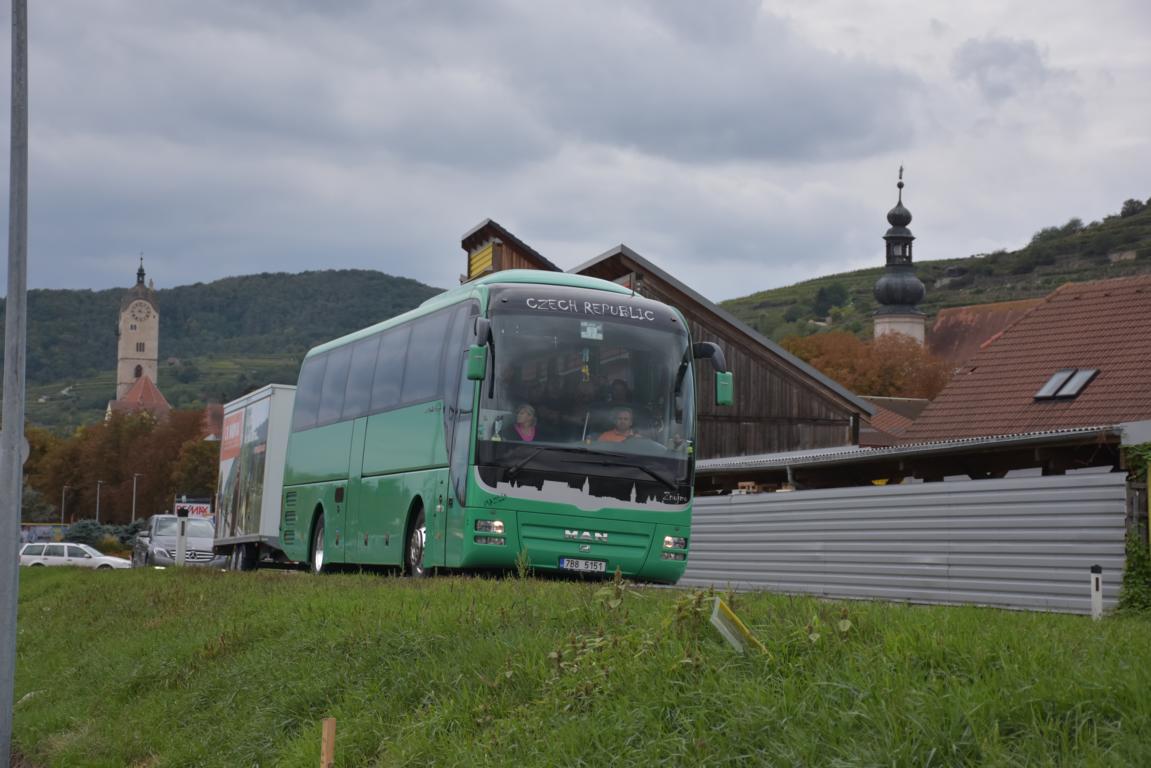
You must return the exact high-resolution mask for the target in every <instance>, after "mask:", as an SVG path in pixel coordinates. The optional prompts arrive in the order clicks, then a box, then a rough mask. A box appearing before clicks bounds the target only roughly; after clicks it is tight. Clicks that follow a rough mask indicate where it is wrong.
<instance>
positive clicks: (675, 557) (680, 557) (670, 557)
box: [659, 552, 687, 560]
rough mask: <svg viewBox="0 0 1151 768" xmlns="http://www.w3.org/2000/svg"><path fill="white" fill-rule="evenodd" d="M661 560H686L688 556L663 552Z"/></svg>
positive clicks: (680, 553) (681, 553)
mask: <svg viewBox="0 0 1151 768" xmlns="http://www.w3.org/2000/svg"><path fill="white" fill-rule="evenodd" d="M659 556H660V559H662V560H686V559H687V555H685V554H684V553H683V552H661V553H660V555H659Z"/></svg>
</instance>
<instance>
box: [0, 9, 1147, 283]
mask: <svg viewBox="0 0 1151 768" xmlns="http://www.w3.org/2000/svg"><path fill="white" fill-rule="evenodd" d="M1057 2H1064V3H1069V4H1070V5H1067V6H1064V11H1065V10H1066V7H1071V6H1073V5H1074V3H1073V0H1057ZM1109 8H1110V6H1109ZM31 11H32V18H31V23H32V28H31V44H32V45H31V49H32V66H31V88H32V96H31V107H32V116H31V117H32V121H31V122H32V126H31V127H32V146H31V152H32V157H31V159H32V169H31V170H32V179H31V216H32V230H31V233H30V259H31V264H30V278H31V281H32V285H33V286H34V287H96V288H103V287H108V286H112V285H125V284H130V282H131V279H132V276H133V274H134V271H135V254H136V253H138V252H139V251H141V250H142V251H144V253H145V259H146V261H147V264H148V268H149V274H150V275H151V276H154V277H155V278H156V280H157V283H158V284H160V285H162V286H171V285H175V284H180V283H185V282H195V281H206V280H212V279H215V278H218V277H222V276H225V275H229V274H237V273H250V272H259V271H279V270H287V271H298V270H303V269H318V268H325V267H369V268H375V269H381V270H384V271H387V272H391V273H393V274H402V275H406V276H410V277H414V278H416V279H420V280H423V281H425V282H429V283H432V284H437V285H448V284H450V283H452V282H454V279H455V276H456V275H457V274H458V273H459V272H460V270H461V268H462V263H463V256H462V252H461V251H460V250H459V247H458V238H459V236H460V234H462V233H463V232H464V231H465V230H467V229H468V228H470V227H471V226H472V225H474V224H475V223H477V222H478V221H480V220H482V219H483V218H485V217H489V216H490V217H492V218H495V219H497V220H499V221H500V222H501V223H503V224H505V225H507V226H508V227H509V228H511V229H512V231H514V232H516V233H517V235H519V236H521V237H522V238H523V239H524V240H526V241H527V242H529V243H531V244H532V245H533V246H535V247H537V248H538V249H539V250H540V251H541V252H543V253H545V254H546V255H548V256H549V257H550V258H552V259H553V260H554V261H556V263H558V264H561V265H564V266H572V265H574V264H576V263H579V262H581V261H583V260H586V259H587V258H589V257H591V256H593V255H595V254H596V253H599V252H600V251H602V250H604V249H606V248H608V247H610V246H612V245H613V244H615V243H618V242H621V241H622V242H626V243H627V244H629V245H631V246H632V247H634V248H636V249H637V250H639V251H640V252H641V253H643V254H645V255H647V256H649V257H651V258H653V259H655V260H656V261H657V262H659V263H661V264H662V265H663V266H665V267H667V268H668V269H671V270H672V271H673V272H675V273H676V274H677V275H679V276H680V277H682V278H684V279H685V280H687V281H688V282H689V283H690V284H692V285H693V286H694V287H696V288H698V289H699V290H701V291H702V292H703V293H704V294H705V295H708V296H711V297H713V298H717V299H721V298H727V297H730V296H734V295H739V294H742V293H747V292H750V291H753V290H759V289H762V288H766V287H770V286H773V285H778V284H781V283H785V282H791V281H793V280H796V279H802V278H805V277H810V276H813V275H815V274H818V273H821V272H826V271H834V270H836V269H839V268H844V267H853V266H858V265H860V264H861V263H879V261H880V260H881V241H880V240H879V239H878V238H879V235H880V234H881V230H882V229H883V228H884V227H885V223H884V221H883V213H884V212H885V211H886V210H887V209H888V208H889V207H890V206H891V203H892V200H891V188H890V177H891V175H892V174H893V173H894V168H896V167H898V165H899V162H901V161H903V160H906V161H907V163H908V165H909V168H915V169H923V171H922V173H923V174H924V175H923V176H922V177H921V176H919V175H918V174H919V173H920V171H918V170H917V175H916V177H915V178H916V179H919V178H924V179H926V178H927V176H928V175H933V176H934V177H935V178H936V179H937V181H936V182H935V183H933V184H931V185H930V188H931V189H935V190H936V194H937V195H938V196H939V197H940V198H942V200H941V201H939V202H938V209H939V210H945V211H947V212H948V219H947V224H946V226H944V225H943V224H941V223H940V221H941V217H940V216H938V215H936V216H932V213H931V207H930V206H929V205H928V204H927V202H926V200H924V198H926V197H927V194H928V192H929V185H927V184H924V185H923V187H918V186H916V187H915V188H914V191H913V192H912V198H911V199H910V201H914V203H915V204H914V205H912V207H913V209H914V210H915V211H916V215H917V219H916V227H917V231H916V233H917V235H918V236H920V237H921V238H923V242H924V243H927V242H928V241H929V240H932V239H933V240H934V242H936V243H939V244H940V247H938V248H935V247H933V248H931V249H930V251H931V255H932V256H944V255H965V254H966V253H969V252H971V251H972V250H986V249H987V242H998V243H1000V244H1002V245H1005V246H1009V245H1012V244H1013V242H1012V240H1011V239H1010V238H1011V237H1012V235H1013V233H1014V232H1015V230H1016V229H1018V230H1020V231H1021V232H1022V234H1021V235H1019V237H1021V238H1022V239H1023V240H1026V237H1027V236H1029V235H1030V233H1031V232H1034V231H1035V230H1036V229H1038V228H1040V227H1042V226H1045V225H1048V224H1052V223H1061V222H1062V221H1065V220H1066V219H1067V218H1069V217H1070V216H1072V215H1078V216H1081V217H1082V218H1084V219H1091V218H1098V217H1099V216H1100V215H1102V214H1104V213H1108V212H1111V211H1112V210H1113V209H1114V208H1115V207H1117V205H1118V202H1120V201H1121V200H1122V199H1124V198H1125V197H1132V196H1138V197H1145V196H1146V195H1147V194H1151V192H1149V191H1144V192H1143V193H1142V194H1139V193H1138V185H1139V184H1141V183H1144V180H1145V178H1146V173H1145V172H1144V170H1143V169H1145V167H1146V160H1145V158H1146V156H1147V150H1146V141H1145V140H1142V139H1140V138H1139V136H1141V134H1136V133H1135V132H1134V129H1133V128H1131V126H1135V125H1140V124H1142V123H1143V122H1145V119H1144V117H1145V111H1146V102H1145V100H1144V99H1143V97H1142V92H1143V90H1144V89H1145V85H1144V83H1145V82H1146V80H1147V77H1146V76H1145V75H1147V74H1148V73H1149V72H1148V69H1149V68H1148V65H1147V61H1146V58H1147V57H1146V54H1145V53H1144V49H1143V48H1142V47H1140V45H1134V44H1131V37H1132V36H1133V37H1134V38H1135V39H1137V40H1141V38H1140V37H1139V35H1137V34H1135V33H1134V32H1131V33H1129V36H1128V38H1126V40H1125V43H1124V41H1123V40H1118V39H1117V42H1116V49H1117V50H1120V51H1122V52H1123V54H1124V56H1123V57H1122V58H1120V57H1116V56H1111V55H1106V54H1099V55H1098V57H1097V58H1093V57H1095V56H1096V54H1095V50H1094V48H1092V47H1091V46H1092V45H1093V43H1089V42H1084V43H1082V44H1081V45H1080V47H1079V48H1077V49H1076V50H1074V51H1071V52H1070V54H1069V53H1067V50H1066V47H1067V46H1068V45H1069V44H1070V43H1069V42H1068V41H1075V40H1079V39H1081V38H1082V39H1084V40H1089V38H1088V36H1087V33H1086V32H1084V31H1081V30H1080V29H1078V28H1076V29H1073V30H1072V32H1073V33H1074V34H1070V35H1069V34H1068V33H1067V31H1066V29H1065V27H1066V26H1067V24H1069V23H1070V22H1067V23H1065V24H1063V26H1062V27H1061V31H1060V34H1061V35H1062V37H1059V36H1056V37H1052V36H1051V35H1050V34H1049V35H1047V36H1044V34H1043V30H1044V29H1046V27H1045V24H1046V22H1044V21H1043V20H1042V19H1040V20H1039V21H1036V19H1035V18H1032V17H1027V16H1024V17H1020V18H1016V19H1013V20H1005V19H1004V18H1002V17H1001V16H1002V15H1001V16H1000V17H997V18H996V20H995V23H994V24H992V23H991V22H990V21H989V20H988V19H987V18H981V17H980V14H979V13H978V12H973V13H972V14H968V15H964V16H962V17H960V16H956V17H948V18H947V23H946V25H943V24H942V23H936V22H935V21H933V19H932V18H931V14H930V13H929V12H926V11H923V10H922V9H917V8H910V7H908V6H905V5H902V4H898V3H895V2H894V0H891V2H887V0H877V2H876V3H871V4H868V5H867V6H866V7H865V6H859V5H858V4H856V3H852V2H850V0H802V1H801V0H795V2H791V3H782V2H781V3H778V4H772V5H771V6H770V7H767V6H765V5H764V4H762V3H760V2H758V0H715V2H707V3H703V2H695V1H694V0H636V2H632V3H624V4H620V3H612V2H609V1H608V0H587V1H586V2H579V3H572V2H559V1H558V0H556V1H555V2H541V1H540V0H435V1H434V2H425V1H418V0H332V1H331V2H313V1H312V0H199V1H198V2H195V3H188V2H185V1H184V0H149V2H146V3H140V2H138V0H53V2H51V3H37V4H35V7H34V8H33V9H31ZM1109 12H1111V13H1113V14H1117V15H1119V16H1120V17H1122V18H1130V17H1133V16H1135V15H1136V14H1137V13H1143V11H1139V10H1137V9H1136V8H1135V7H1132V8H1130V9H1127V8H1125V7H1121V8H1111V10H1110V11H1109ZM1044 14H1047V15H1050V16H1052V17H1062V16H1065V15H1066V13H1063V12H1061V13H1056V12H1055V11H1051V12H1048V11H1044ZM896 15H898V18H896ZM1094 18H1095V17H1094V16H1092V19H1094ZM1055 20H1056V21H1057V20H1058V19H1055ZM1000 22H1003V23H1000ZM1053 23H1054V22H1053ZM1091 23H1098V24H1100V25H1102V24H1103V22H1102V21H1099V22H1096V21H1092V22H1091ZM1112 26H1114V25H1112ZM1132 26H1133V27H1135V28H1136V29H1138V28H1139V24H1138V23H1136V22H1132ZM1144 26H1145V25H1144ZM1087 27H1088V28H1089V25H1087ZM988 28H994V29H996V30H997V34H999V35H1002V37H991V38H987V37H984V35H985V34H986V29H988ZM1108 29H1109V32H1108V34H1112V35H1114V36H1117V37H1122V36H1123V34H1124V33H1125V31H1126V28H1123V29H1118V28H1115V29H1112V28H1111V27H1108ZM907 30H916V31H917V32H916V34H914V35H908V34H905V33H906V31H907ZM940 35H945V36H946V38H947V39H948V40H964V39H968V41H969V42H968V43H967V44H965V45H964V46H962V47H961V48H960V49H959V50H958V51H957V52H956V53H955V55H954V57H953V58H950V57H948V55H947V54H941V53H940V51H939V50H937V49H938V48H939V45H940V38H939V36H940ZM1012 35H1014V36H1015V37H1014V38H1013V37H1012ZM0 40H2V42H0V46H5V45H7V40H6V36H0ZM1048 51H1050V53H1047V52H1048ZM0 60H7V57H6V50H3V49H0ZM1068 60H1073V61H1076V62H1092V61H1097V62H1102V63H1097V64H1095V66H1096V69H1095V70H1094V71H1093V73H1092V74H1091V77H1092V78H1093V79H1090V80H1088V79H1084V80H1082V81H1079V80H1075V81H1070V80H1069V78H1068V77H1067V75H1066V73H1065V72H1064V70H1061V69H1059V68H1058V66H1060V65H1063V66H1065V64H1064V62H1066V61H1068ZM949 65H950V66H949ZM941 70H942V71H941ZM1079 74H1080V73H1079V72H1078V71H1076V73H1075V75H1074V77H1076V78H1078V77H1079ZM1107 77H1110V78H1111V79H1110V80H1106V78H1107ZM7 80H8V78H0V98H3V99H5V100H6V99H7V87H8V82H7ZM1067 82H1071V85H1072V86H1075V85H1077V84H1080V83H1084V82H1090V83H1092V84H1095V83H1104V82H1105V84H1106V87H1105V88H1094V89H1092V90H1091V92H1090V93H1087V91H1086V89H1084V99H1087V98H1090V101H1084V102H1083V104H1082V108H1080V107H1078V106H1076V107H1075V109H1070V108H1063V109H1056V108H1054V107H1050V106H1049V104H1050V103H1055V102H1058V103H1060V104H1067V103H1072V101H1073V99H1072V100H1069V99H1068V98H1064V97H1068V96H1069V95H1071V96H1074V91H1075V88H1074V87H1062V86H1064V85H1066V84H1067ZM968 84H970V87H969V86H968ZM1055 85H1058V86H1060V87H1061V90H1060V92H1059V95H1060V97H1061V98H1060V99H1046V100H1045V101H1044V102H1043V103H1041V104H1038V105H1037V104H1036V103H1034V102H1031V103H1029V104H1028V105H1027V108H1026V109H1021V110H1013V111H1010V112H1008V113H1006V114H1005V113H1004V110H1002V109H999V108H998V107H1001V106H1002V105H1003V103H1004V102H1005V101H1006V99H1007V98H1008V97H1009V96H1010V95H1012V94H1014V95H1016V96H1018V95H1024V94H1026V93H1027V92H1030V91H1036V90H1038V91H1041V92H1042V93H1043V95H1045V96H1047V95H1050V92H1051V89H1052V87H1053V86H1055ZM1104 96H1105V97H1107V98H1108V99H1110V100H1109V101H1099V99H1100V98H1101V97H1104ZM988 101H990V103H991V106H992V107H994V108H995V109H992V110H988V109H985V108H984V106H985V103H986V102H988ZM1074 104H1079V102H1074ZM1116 105H1118V106H1119V107H1121V109H1118V110H1117V109H1115V108H1114V107H1115V106H1116ZM1108 107H1112V108H1111V109H1109V108H1108ZM1109 114H1110V115H1112V118H1111V120H1110V122H1107V123H1104V122H1103V117H1104V116H1106V115H1109ZM1069 115H1070V116H1069ZM1080 115H1081V116H1082V117H1078V116H1080ZM6 123H7V121H0V141H2V140H3V138H5V137H6V133H3V131H6V130H7V124H6ZM1052 126H1058V129H1057V130H1053V129H1052ZM1101 126H1102V128H1101ZM1093 132H1094V133H1093ZM1089 136H1103V137H1105V138H1106V139H1107V140H1106V141H1093V142H1092V141H1087V140H1085V137H1089ZM1140 142H1142V143H1140ZM1119 155H1121V156H1119ZM1004 159H1007V160H1008V161H1009V162H1007V163H1006V164H1004ZM6 162H7V153H6V152H0V169H3V170H6ZM1002 167H1010V168H1011V169H1012V173H1011V174H1010V179H1014V180H1015V181H1014V182H1011V183H1008V182H1006V181H1003V179H1000V183H999V187H1000V189H999V190H998V191H996V192H994V193H991V192H989V191H988V190H987V189H986V178H987V176H988V174H989V173H1002V171H999V170H997V169H1000V168H1002ZM1088 167H1092V168H1099V169H1102V168H1107V169H1111V170H1110V171H1109V173H1110V174H1111V177H1114V178H1117V179H1121V180H1122V183H1123V184H1124V185H1125V186H1124V187H1123V188H1124V190H1127V191H1124V192H1123V193H1122V194H1121V195H1110V197H1108V194H1107V186H1108V185H1107V184H1106V183H1105V182H1104V181H1103V180H1101V179H1096V180H1095V181H1094V182H1092V183H1091V184H1089V185H1088V184H1087V183H1086V180H1085V179H1084V176H1083V174H1082V169H1083V168H1088ZM1068 169H1071V170H1070V171H1068ZM1069 173H1075V174H1076V178H1077V182H1078V183H1077V184H1076V185H1068V184H1066V183H1065V180H1066V178H1067V176H1068V174H1069ZM1098 173H1099V174H1100V175H1101V174H1102V173H1103V171H1101V170H1100V171H1099V172H1098ZM996 178H999V177H996ZM1021 179H1025V180H1026V181H1025V182H1023V181H1019V180H1021ZM920 183H922V182H916V184H920ZM1115 183H1116V184H1118V182H1115ZM1012 184H1014V185H1015V186H1014V187H1013V186H1012ZM1020 184H1034V185H1037V186H1041V187H1042V194H1040V193H1039V192H1038V191H1035V192H1032V193H1029V194H1028V195H1026V196H1025V197H1026V198H1027V199H1028V201H1029V204H1028V207H1027V209H1026V210H1021V209H1019V208H1017V207H1014V206H1013V205H1012V204H1011V201H1008V202H1006V203H1005V202H1003V201H1002V200H998V199H997V198H996V197H995V195H996V194H1002V195H1010V196H1012V198H1013V199H1014V197H1015V196H1017V195H1018V192H1019V190H1018V187H1019V185H1020ZM3 186H4V187H6V185H3ZM5 193H6V189H5V190H4V192H0V206H2V205H3V202H4V200H5V198H4V197H3V195H4V194H5ZM1083 195H1089V201H1088V202H1087V203H1084V204H1075V200H1076V199H1077V198H1079V197H1080V196H1083ZM921 196H922V197H921ZM1112 198H1113V199H1112ZM921 200H923V202H921ZM910 201H909V202H910ZM988 209H990V211H991V212H992V213H994V214H995V215H996V216H998V218H989V214H988ZM0 210H3V207H0ZM1048 210H1051V211H1052V213H1051V214H1050V215H1046V214H1045V212H1046V211H1048ZM1004 211H1007V212H1009V213H1002V212H1004ZM996 212H999V213H996ZM952 222H954V223H952ZM972 222H978V224H975V225H973V223H972ZM933 227H940V229H937V230H934V231H933V229H932V228H933ZM969 243H975V245H972V246H971V249H970V250H966V251H965V249H966V248H968V244H969ZM923 253H924V254H926V253H927V251H926V250H925V251H923ZM3 279H4V275H3V274H0V286H2V285H3V282H2V281H3Z"/></svg>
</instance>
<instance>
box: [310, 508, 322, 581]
mask: <svg viewBox="0 0 1151 768" xmlns="http://www.w3.org/2000/svg"><path fill="white" fill-rule="evenodd" d="M309 565H310V566H311V569H312V573H323V572H324V513H323V512H321V513H320V514H319V516H318V517H317V518H316V527H315V530H314V531H313V533H312V557H311V559H310V560H309Z"/></svg>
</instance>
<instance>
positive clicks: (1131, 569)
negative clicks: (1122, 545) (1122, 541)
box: [1119, 531, 1151, 611]
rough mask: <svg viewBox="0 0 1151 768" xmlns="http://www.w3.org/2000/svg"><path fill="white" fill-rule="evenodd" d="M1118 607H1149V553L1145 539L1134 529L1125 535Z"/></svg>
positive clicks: (1131, 609) (1150, 571) (1150, 563)
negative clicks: (1123, 566) (1123, 563)
mask: <svg viewBox="0 0 1151 768" xmlns="http://www.w3.org/2000/svg"><path fill="white" fill-rule="evenodd" d="M1119 609H1120V610H1123V611H1146V610H1148V609H1151V554H1149V553H1148V551H1147V540H1146V539H1145V538H1144V537H1143V536H1140V535H1139V534H1138V533H1137V532H1135V531H1132V532H1131V533H1129V534H1128V535H1127V567H1126V568H1125V569H1124V570H1123V586H1122V587H1120V589H1119Z"/></svg>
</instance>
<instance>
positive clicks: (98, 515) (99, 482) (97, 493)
mask: <svg viewBox="0 0 1151 768" xmlns="http://www.w3.org/2000/svg"><path fill="white" fill-rule="evenodd" d="M103 484H104V481H103V480H97V481H96V522H97V523H98V522H100V486H101V485H103Z"/></svg>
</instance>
